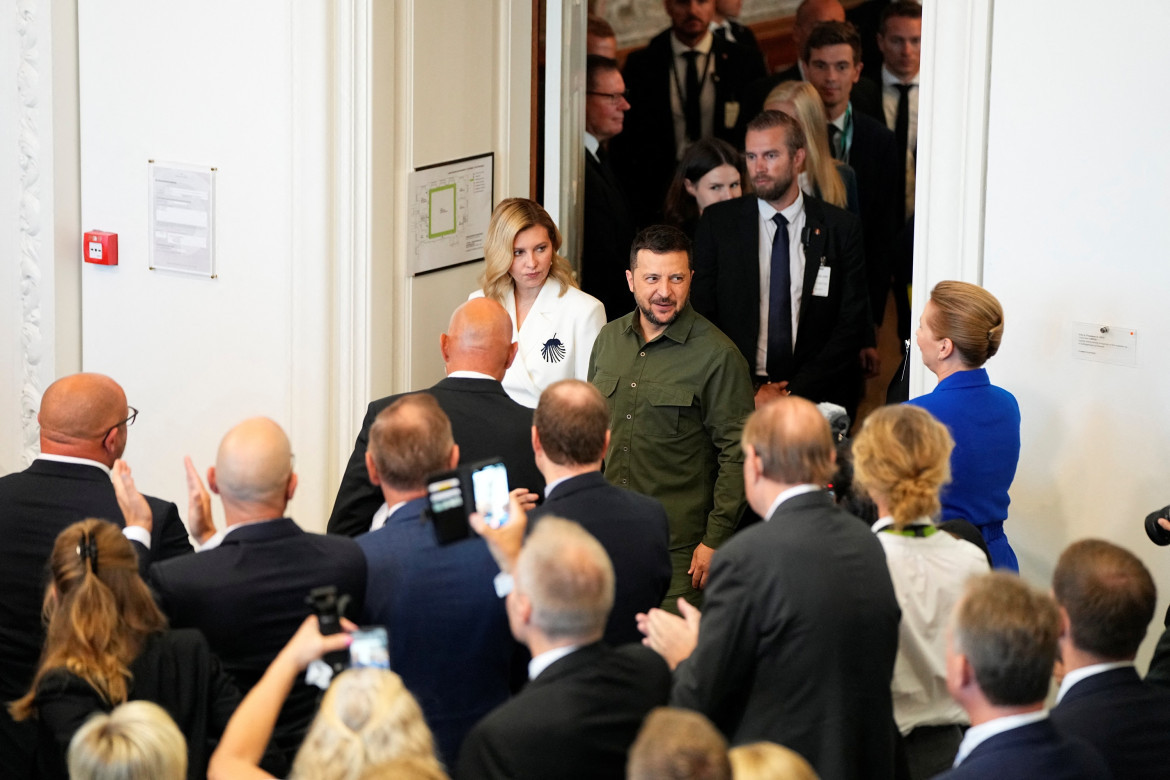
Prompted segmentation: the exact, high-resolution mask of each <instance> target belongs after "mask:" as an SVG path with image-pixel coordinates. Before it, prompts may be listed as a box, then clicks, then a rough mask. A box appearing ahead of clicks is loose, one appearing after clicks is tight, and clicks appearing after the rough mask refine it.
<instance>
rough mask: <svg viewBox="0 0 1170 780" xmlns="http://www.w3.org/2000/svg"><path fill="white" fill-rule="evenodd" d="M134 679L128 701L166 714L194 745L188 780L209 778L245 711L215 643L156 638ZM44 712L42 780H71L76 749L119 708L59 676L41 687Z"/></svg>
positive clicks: (190, 637) (184, 633) (172, 635)
mask: <svg viewBox="0 0 1170 780" xmlns="http://www.w3.org/2000/svg"><path fill="white" fill-rule="evenodd" d="M130 674H131V675H132V680H131V682H130V691H129V697H128V699H129V700H130V701H149V702H153V703H155V704H157V705H159V706H160V707H162V708H163V709H165V710H166V711H167V714H168V715H170V716H171V719H172V720H174V721H175V724H176V725H177V726H178V727H179V730H180V731H181V732H183V737H184V738H185V739H186V741H187V777H188V778H189V780H202V778H205V777H207V762H208V760H209V759H210V758H211V753H212V751H214V750H215V746H216V744H217V743H218V742H219V738H220V736H221V735H222V734H223V730H224V728H225V727H226V726H227V722H228V719H229V718H231V716H232V713H233V712H235V710H236V707H237V706H239V704H240V692H239V690H238V689H237V688H236V686H235V684H234V683H233V682H232V681H231V679H230V678H229V677H228V676H227V675H226V674H225V673H224V671H223V669H222V667H221V665H220V663H219V659H217V658H216V657H215V656H214V655H212V653H211V650H210V649H209V648H208V646H207V640H206V639H204V638H203V636H202V635H201V634H200V633H199V632H198V631H195V630H193V629H178V630H175V631H167V632H166V633H164V634H159V635H156V636H152V637H150V638H148V639H147V641H146V643H145V645H144V646H143V648H142V651H141V652H140V653H139V654H138V657H137V658H135V659H134V660H133V661H131V662H130ZM36 707H37V723H38V724H39V728H40V735H39V739H40V744H39V750H38V756H37V759H38V762H39V764H40V773H41V774H40V777H41V778H42V780H48V779H49V778H61V780H67V778H68V777H69V773H68V771H67V769H66V765H65V757H66V754H67V752H68V750H69V741H70V740H71V739H72V738H73V735H74V734H75V733H76V732H77V729H79V728H81V726H82V725H83V724H84V723H85V722H86V721H87V720H89V718H90V716H91V715H93V714H94V713H95V712H109V711H110V710H111V709H112V706H111V704H110V703H109V702H108V701H106V700H105V699H104V698H102V695H101V694H100V693H98V692H97V691H96V690H95V689H94V688H93V687H91V686H90V684H89V683H87V682H86V681H85V680H83V679H81V678H80V677H78V676H76V675H74V674H72V673H70V672H67V671H65V670H64V669H57V670H55V671H53V672H50V673H49V675H47V676H46V677H44V678H42V680H41V684H40V685H39V686H38V687H37V698H36ZM8 776H9V775H5V777H8Z"/></svg>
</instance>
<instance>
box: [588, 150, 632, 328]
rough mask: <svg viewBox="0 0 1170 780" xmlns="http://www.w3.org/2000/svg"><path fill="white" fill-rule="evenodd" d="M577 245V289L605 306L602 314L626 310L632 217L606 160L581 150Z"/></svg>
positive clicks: (619, 313)
mask: <svg viewBox="0 0 1170 780" xmlns="http://www.w3.org/2000/svg"><path fill="white" fill-rule="evenodd" d="M583 229H584V244H583V246H582V248H581V289H582V290H584V291H585V292H587V293H589V294H590V295H592V296H593V297H594V298H596V299H597V300H599V301H601V303H602V304H603V305H604V306H605V318H606V319H607V320H613V319H617V318H618V317H620V316H622V315H623V314H629V313H630V310H631V309H633V307H634V296H633V294H632V293H631V292H630V287H629V285H628V284H627V283H626V269H627V268H629V267H630V245H631V244H632V243H634V219H633V216H632V215H631V213H630V205H629V201H628V200H627V199H626V194H625V191H624V190H623V189H622V186H621V184H620V183H619V181H618V178H617V176H616V175H614V172H613V169H612V168H611V167H610V165H609V163H608V162H606V163H604V164H603V163H600V162H598V161H597V160H596V159H594V157H593V155H592V154H590V153H589V152H588V151H586V152H585V224H584V228H583Z"/></svg>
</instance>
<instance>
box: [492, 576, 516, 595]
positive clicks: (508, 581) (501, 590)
mask: <svg viewBox="0 0 1170 780" xmlns="http://www.w3.org/2000/svg"><path fill="white" fill-rule="evenodd" d="M492 584H493V585H495V586H496V595H497V596H499V597H500V598H504V597H505V596H507V595H508V594H509V593H511V592H512V585H513V582H512V575H511V574H508V573H507V572H506V571H502V572H500V573H499V574H497V575H496V576H495V577H493V578H492Z"/></svg>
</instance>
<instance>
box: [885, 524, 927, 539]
mask: <svg viewBox="0 0 1170 780" xmlns="http://www.w3.org/2000/svg"><path fill="white" fill-rule="evenodd" d="M937 531H938V528H936V527H935V526H933V525H911V526H907V527H906V528H903V529H902V530H901V531H899V530H898V529H896V528H894V527H893V526H888V527H886V528H883V529H881V530H880V531H878V533H879V534H895V535H897V536H910V537H915V536H917V537H923V536H931V535H933V534H934V533H935V532H937Z"/></svg>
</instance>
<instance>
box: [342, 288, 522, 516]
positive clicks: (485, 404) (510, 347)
mask: <svg viewBox="0 0 1170 780" xmlns="http://www.w3.org/2000/svg"><path fill="white" fill-rule="evenodd" d="M439 347H440V349H442V351H443V363H444V364H445V365H446V368H447V378H446V379H444V380H442V381H441V382H439V383H438V384H437V385H435V386H433V387H430V388H428V389H426V390H423V391H421V392H424V393H429V394H430V395H433V396H434V397H435V400H436V401H438V402H439V406H440V407H441V408H442V410H443V412H444V413H445V414H446V415H447V417H448V418H450V420H451V428H452V430H453V431H454V432H455V443H456V444H458V445H459V452H460V461H459V462H460V463H475V462H477V461H481V460H486V459H488V458H494V457H500V458H503V460H504V464H505V465H506V466H507V468H508V483H509V485H510V487H512V488H513V489H515V488H518V487H523V488H527V489H528V490H529V491H531V492H532V493H541V492H543V491H544V478H543V477H541V475H540V472H539V471H538V470H537V469H536V462H535V461H534V460H533V457H532V445H531V442H530V439H529V436H530V431H531V429H532V410H531V409H529V408H528V407H526V406H522V405H521V404H518V403H516V402H515V401H513V400H512V399H511V398H509V397H508V394H507V393H506V392H504V386H503V385H502V384H500V382H501V381H503V378H504V372H505V371H507V370H508V366H510V365H512V359H513V358H515V357H516V344H515V343H514V342H513V341H512V320H511V319H510V318H509V317H508V312H506V311H505V310H504V307H503V306H501V305H500V304H498V303H496V302H495V301H493V300H491V299H488V298H474V299H472V300H470V301H468V302H467V303H465V304H463V305H462V306H460V307H459V308H458V309H456V310H455V313H454V314H453V315H451V323H450V324H449V325H448V326H447V332H446V333H444V334H442V336H440V337H439ZM401 397H402V396H401V395H391V396H387V397H386V398H380V399H378V400H377V401H374V402H372V403H371V404H370V406H369V408H368V409H367V410H366V418H365V420H363V421H362V429H361V432H360V433H358V437H357V442H356V443H355V444H354V448H353V453H352V454H351V455H350V456H349V463H347V464H346V466H345V475H344V476H343V477H342V478H341V486H340V487H339V488H338V489H337V499H336V500H335V501H334V504H333V514H332V515H331V516H330V517H329V526H328V531H329V533H331V534H342V535H344V536H358V535H359V534H364V533H365V532H367V531H369V530H370V526H371V524H372V523H373V521H374V515H375V513H376V512H377V511H378V508H379V507H381V506H382V504H383V498H382V492H381V491H380V490H379V489H378V488H377V487H375V486H374V485H372V484H370V478H369V473H368V471H367V470H366V449H367V448H368V447H369V443H370V426H371V425H373V424H374V420H375V419H377V417H378V413H379V412H381V411H382V410H383V409H385V408H386V407H388V406H389V405H390V404H392V403H394V402H395V401H397V400H398V399H399V398H401Z"/></svg>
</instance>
